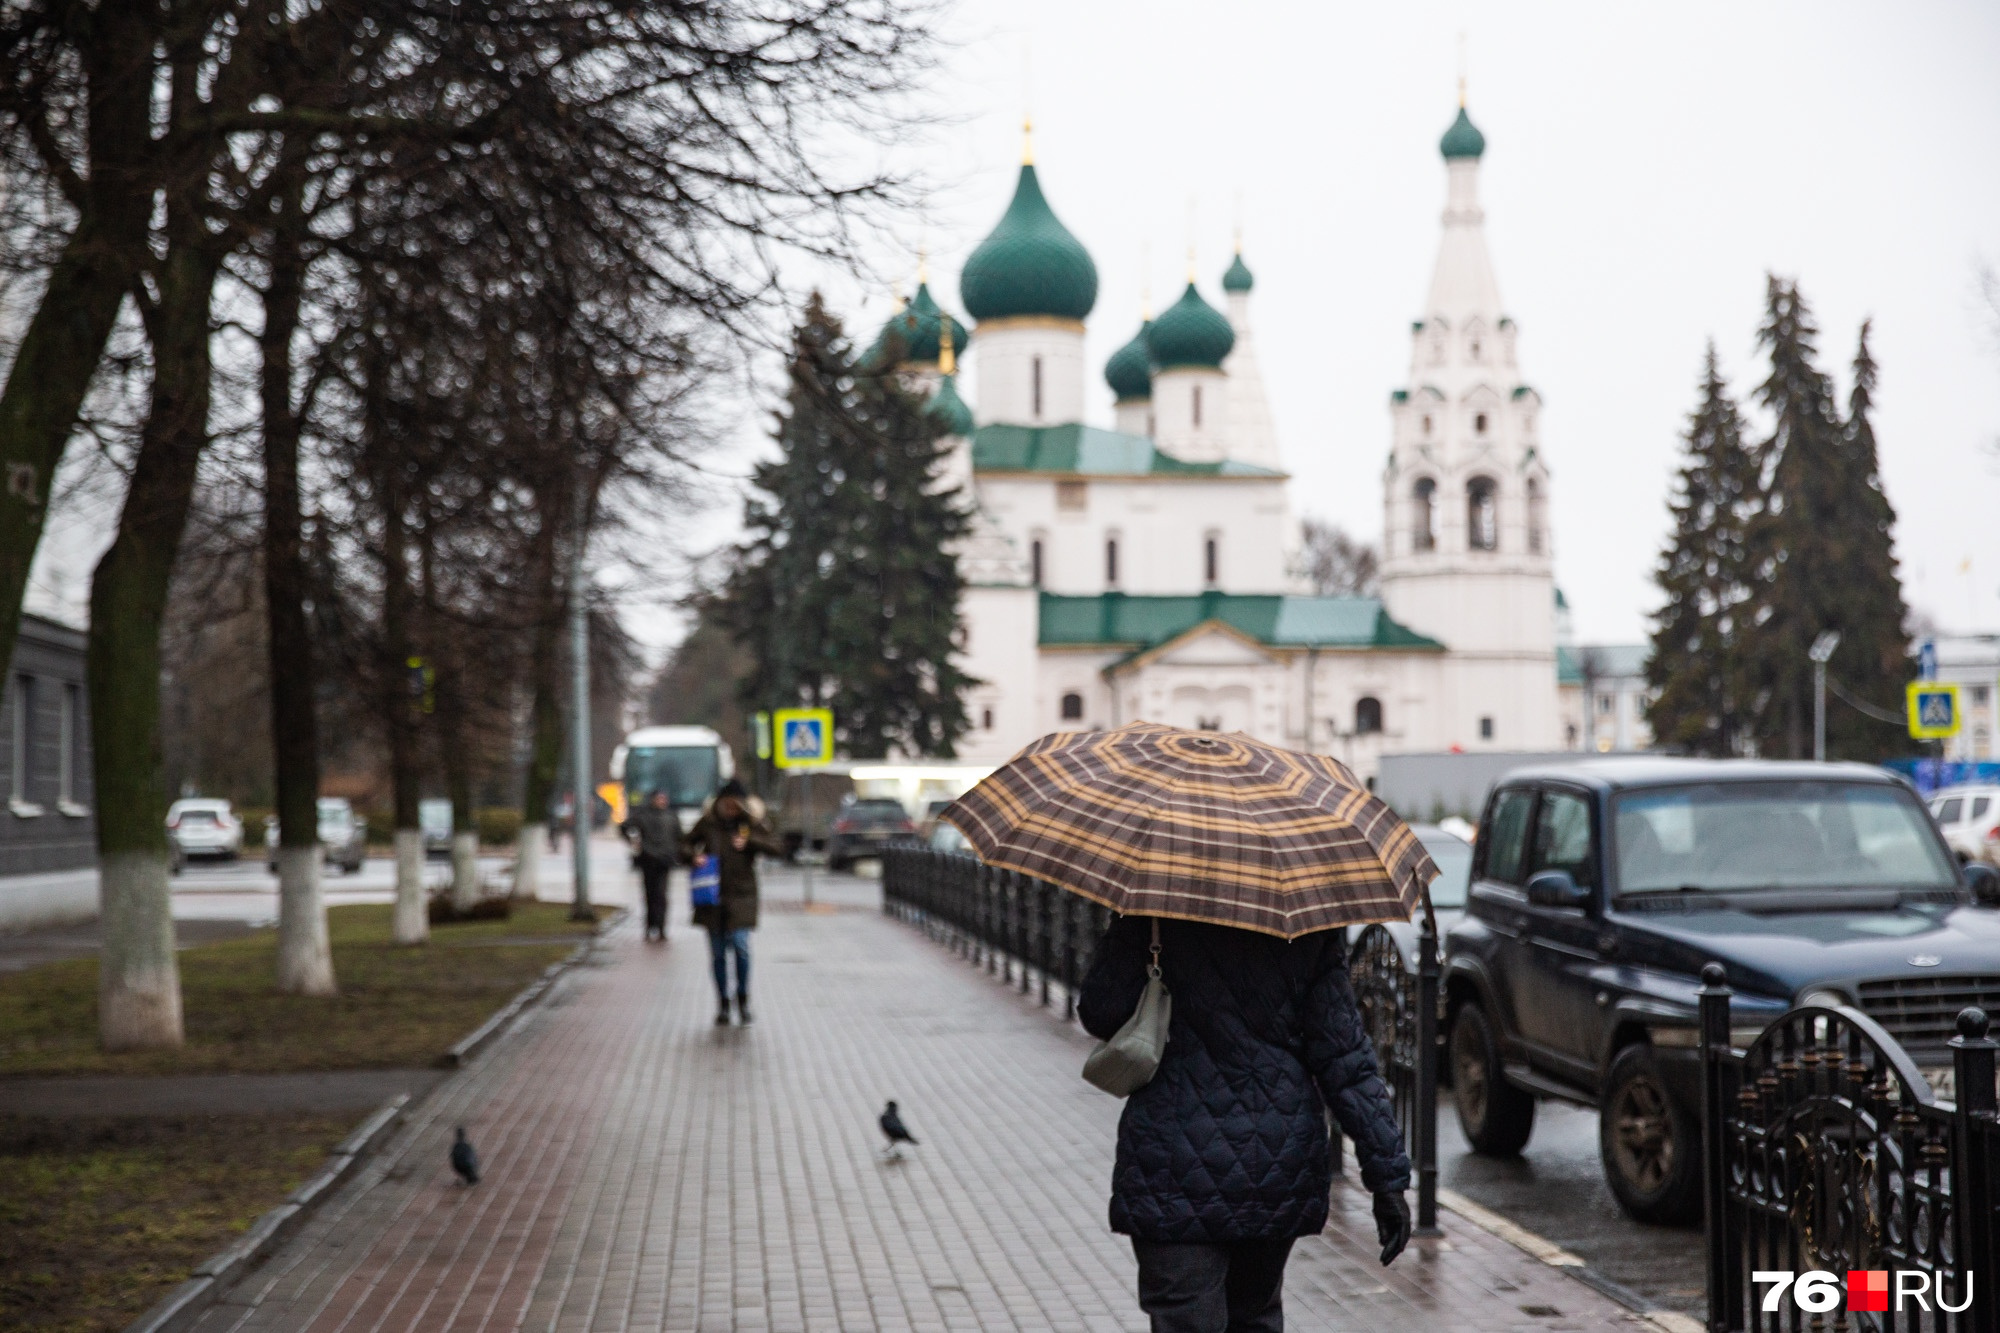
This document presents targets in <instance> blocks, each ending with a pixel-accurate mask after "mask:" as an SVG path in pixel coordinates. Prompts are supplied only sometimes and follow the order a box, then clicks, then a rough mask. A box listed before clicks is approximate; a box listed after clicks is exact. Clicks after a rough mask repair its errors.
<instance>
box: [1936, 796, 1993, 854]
mask: <svg viewBox="0 0 2000 1333" xmlns="http://www.w3.org/2000/svg"><path fill="white" fill-rule="evenodd" d="M1930 807H1931V818H1932V819H1935V820H1936V821H1937V826H1938V831H1939V832H1940V833H1943V834H1944V840H1945V843H1946V845H1947V846H1949V847H1950V848H1951V849H1952V851H1954V852H1956V853H1957V854H1958V859H1959V860H1960V861H1984V862H1986V863H1987V864H1989V865H1991V864H1993V863H1994V861H1995V857H1996V853H2000V787H1991V786H1988V787H1946V788H1944V789H1943V790H1942V791H1937V792H1933V793H1931V800H1930Z"/></svg>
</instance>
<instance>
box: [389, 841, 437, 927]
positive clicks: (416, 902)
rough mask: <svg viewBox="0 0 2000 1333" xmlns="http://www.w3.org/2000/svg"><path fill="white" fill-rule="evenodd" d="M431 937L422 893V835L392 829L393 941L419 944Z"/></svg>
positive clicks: (428, 918)
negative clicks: (394, 844) (393, 855)
mask: <svg viewBox="0 0 2000 1333" xmlns="http://www.w3.org/2000/svg"><path fill="white" fill-rule="evenodd" d="M430 937H431V917H430V904H429V903H428V902H426V901H425V897H424V835H423V834H422V833H420V832H419V831H418V830H416V829H413V828H399V829H397V830H396V943H398V944H422V943H423V942H424V941H426V940H428V939H429V938H430Z"/></svg>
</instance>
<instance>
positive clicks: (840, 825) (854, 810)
mask: <svg viewBox="0 0 2000 1333" xmlns="http://www.w3.org/2000/svg"><path fill="white" fill-rule="evenodd" d="M916 834H917V826H916V825H915V824H914V823H912V822H911V821H910V812H909V811H907V810H905V809H903V803H902V802H901V801H896V800H888V799H882V798H872V797H864V798H861V799H858V800H850V801H848V802H846V803H845V804H843V805H842V806H841V807H840V809H839V810H837V811H835V812H834V816H833V822H832V823H831V824H829V825H827V830H826V864H827V867H828V868H829V869H832V870H845V869H847V868H848V867H849V866H851V865H853V864H854V863H855V862H856V861H859V860H861V859H862V858H863V857H868V856H880V855H881V854H882V849H883V848H884V847H887V846H888V845H889V844H890V843H892V842H901V841H905V840H913V839H914V838H915V837H916Z"/></svg>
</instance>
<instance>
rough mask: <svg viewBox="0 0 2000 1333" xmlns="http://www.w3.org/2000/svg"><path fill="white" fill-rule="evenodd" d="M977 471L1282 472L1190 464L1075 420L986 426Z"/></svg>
mask: <svg viewBox="0 0 2000 1333" xmlns="http://www.w3.org/2000/svg"><path fill="white" fill-rule="evenodd" d="M972 466H973V469H974V470H975V471H978V472H1058V473H1067V474H1071V475H1075V476H1082V477H1282V476H1283V475H1284V473H1282V472H1277V471H1274V470H1273V469H1271V468H1267V467H1257V466H1256V465H1254V464H1251V463H1239V462H1236V461H1234V460H1224V461H1222V462H1218V463H1185V462H1182V461H1181V460H1180V459H1178V458H1175V457H1173V456H1172V455H1171V454H1165V453H1162V452H1160V449H1159V447H1158V446H1157V445H1155V444H1154V443H1153V442H1152V441H1151V440H1149V439H1147V438H1146V437H1145V436H1143V435H1121V434H1120V433H1118V432H1117V431H1115V430H1103V429H1100V428H1099V427H1096V426H1085V425H1081V424H1079V423H1075V422H1072V423H1070V424H1068V425H1064V426H1003V425H998V424H995V425H986V426H981V427H980V428H979V429H978V430H976V431H974V432H973V435H972Z"/></svg>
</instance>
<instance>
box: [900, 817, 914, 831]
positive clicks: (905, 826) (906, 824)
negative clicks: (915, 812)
mask: <svg viewBox="0 0 2000 1333" xmlns="http://www.w3.org/2000/svg"><path fill="white" fill-rule="evenodd" d="M916 831H917V826H916V825H915V824H912V823H911V822H910V821H909V820H907V819H905V820H904V821H903V822H902V823H900V824H898V825H896V832H898V833H915V832H916Z"/></svg>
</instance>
